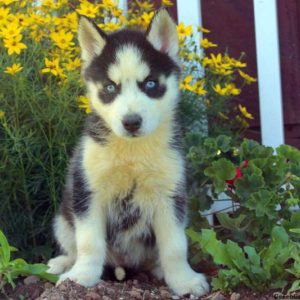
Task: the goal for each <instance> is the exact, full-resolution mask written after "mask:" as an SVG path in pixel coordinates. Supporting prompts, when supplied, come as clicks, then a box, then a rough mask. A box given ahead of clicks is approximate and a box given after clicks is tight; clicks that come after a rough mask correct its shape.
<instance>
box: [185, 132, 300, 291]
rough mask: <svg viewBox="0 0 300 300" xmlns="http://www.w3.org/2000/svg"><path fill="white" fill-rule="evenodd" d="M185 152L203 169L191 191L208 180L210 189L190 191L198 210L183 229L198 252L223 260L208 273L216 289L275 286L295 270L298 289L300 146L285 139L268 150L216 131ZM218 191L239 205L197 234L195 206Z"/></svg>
mask: <svg viewBox="0 0 300 300" xmlns="http://www.w3.org/2000/svg"><path fill="white" fill-rule="evenodd" d="M221 141H222V142H221ZM188 159H189V161H190V166H193V168H196V167H198V168H199V169H200V170H202V171H203V170H204V176H203V175H202V176H199V177H197V179H198V181H197V187H198V194H197V196H198V195H202V194H201V192H202V193H203V194H204V193H205V192H206V193H207V190H205V188H206V189H207V185H208V186H209V188H210V189H211V192H210V194H211V195H212V196H211V197H210V199H207V198H206V197H207V196H206V197H204V196H203V197H202V198H200V197H197V196H195V195H193V196H192V197H190V199H191V201H190V202H191V203H192V204H193V205H192V206H191V208H192V209H194V208H197V213H196V212H195V211H193V212H192V214H191V216H192V220H191V228H190V229H189V230H188V235H189V236H190V238H191V240H192V242H193V243H194V244H197V246H198V249H199V248H201V249H202V251H203V252H204V255H209V256H210V257H211V258H212V259H213V262H214V263H215V264H217V265H220V266H225V268H223V269H221V270H220V271H219V274H218V277H217V278H214V279H213V286H214V288H215V289H218V288H221V289H233V288H234V287H235V286H237V285H239V284H244V285H246V286H248V287H250V288H252V289H255V290H265V289H270V288H281V287H285V286H287V285H288V284H289V278H291V276H294V277H293V280H295V283H294V284H293V285H292V286H290V290H291V291H294V290H296V289H298V288H299V280H298V279H299V278H300V263H299V262H300V259H299V254H298V253H299V249H300V234H299V233H300V230H299V228H300V211H299V210H296V209H295V208H297V206H298V205H299V199H300V183H299V182H300V178H299V168H300V151H299V150H297V149H296V148H293V147H291V146H288V145H281V146H280V147H278V148H277V149H275V150H273V149H272V148H270V147H265V146H262V145H260V144H258V143H257V142H255V141H251V140H247V139H245V140H244V141H243V142H242V143H241V144H240V145H239V146H237V144H236V143H235V142H233V140H232V139H231V138H228V137H227V138H226V137H224V136H221V137H217V138H215V139H213V138H207V139H202V140H200V141H199V143H198V146H194V148H190V151H189V153H188ZM200 170H199V172H200ZM228 180H231V181H229V182H230V183H228V182H226V181H228ZM195 184H196V183H195V182H194V185H195ZM194 190H195V188H194ZM221 192H224V193H225V194H226V195H227V196H228V198H231V199H232V201H233V203H235V206H236V207H237V209H236V210H235V211H233V212H232V213H224V212H220V213H218V214H217V219H218V221H219V225H216V226H215V227H214V229H213V230H212V229H203V230H202V231H201V233H199V230H200V229H199V228H200V226H201V225H202V224H204V223H203V221H202V223H201V220H203V218H202V217H201V215H200V213H199V210H201V208H202V207H203V208H205V209H208V208H209V207H210V205H211V204H212V203H213V202H214V201H218V200H217V196H218V195H219V194H220V193H221ZM197 201H198V202H201V201H203V202H204V203H202V204H201V205H200V204H198V205H197ZM199 225H200V226H199ZM206 227H208V226H207V225H206ZM202 228H203V226H202ZM202 257H203V255H202ZM193 262H194V263H195V264H197V263H199V261H197V260H195V259H194V260H193ZM291 274H292V275H291Z"/></svg>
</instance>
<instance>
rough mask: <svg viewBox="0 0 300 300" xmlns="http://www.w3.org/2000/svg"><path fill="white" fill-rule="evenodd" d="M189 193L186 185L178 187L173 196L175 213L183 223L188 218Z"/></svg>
mask: <svg viewBox="0 0 300 300" xmlns="http://www.w3.org/2000/svg"><path fill="white" fill-rule="evenodd" d="M186 199H187V195H186V191H185V188H184V186H183V185H182V186H181V187H178V188H177V189H176V191H175V193H174V196H173V205H174V209H175V215H176V218H177V220H178V222H180V223H182V222H184V221H185V220H186V215H187V211H186V210H187V209H186V208H187V203H186Z"/></svg>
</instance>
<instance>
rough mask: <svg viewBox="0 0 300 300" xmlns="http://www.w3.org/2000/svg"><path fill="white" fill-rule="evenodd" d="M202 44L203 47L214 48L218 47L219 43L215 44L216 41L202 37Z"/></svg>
mask: <svg viewBox="0 0 300 300" xmlns="http://www.w3.org/2000/svg"><path fill="white" fill-rule="evenodd" d="M200 46H201V47H202V48H205V49H206V48H212V47H218V45H217V44H214V43H212V42H210V41H209V40H208V39H201V41H200Z"/></svg>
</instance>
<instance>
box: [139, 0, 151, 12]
mask: <svg viewBox="0 0 300 300" xmlns="http://www.w3.org/2000/svg"><path fill="white" fill-rule="evenodd" d="M136 3H137V5H138V7H139V8H140V10H142V11H143V10H144V11H149V10H152V9H153V4H152V3H150V1H138V0H136Z"/></svg>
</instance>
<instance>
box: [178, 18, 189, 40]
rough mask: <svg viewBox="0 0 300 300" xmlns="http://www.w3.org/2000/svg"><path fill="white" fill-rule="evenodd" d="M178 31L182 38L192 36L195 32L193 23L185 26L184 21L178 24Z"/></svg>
mask: <svg viewBox="0 0 300 300" xmlns="http://www.w3.org/2000/svg"><path fill="white" fill-rule="evenodd" d="M177 32H178V35H179V37H180V38H184V37H186V36H191V35H192V33H193V27H192V25H189V26H185V25H184V24H183V23H182V22H180V23H179V25H177Z"/></svg>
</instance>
